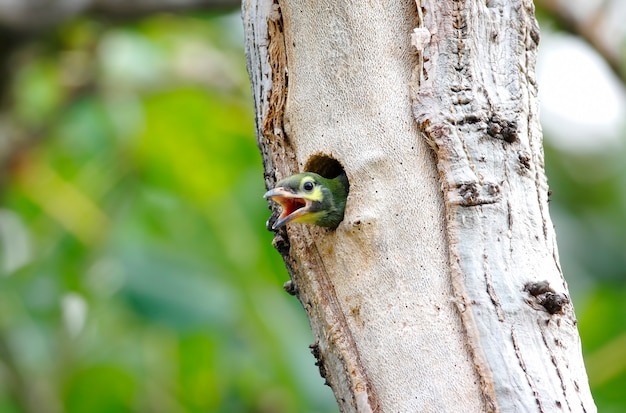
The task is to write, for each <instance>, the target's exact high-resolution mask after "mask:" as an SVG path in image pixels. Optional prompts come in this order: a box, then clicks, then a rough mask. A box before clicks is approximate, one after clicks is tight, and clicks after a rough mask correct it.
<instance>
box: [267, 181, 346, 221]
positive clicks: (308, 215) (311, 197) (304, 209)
mask: <svg viewBox="0 0 626 413" xmlns="http://www.w3.org/2000/svg"><path fill="white" fill-rule="evenodd" d="M348 190H349V184H348V177H347V176H346V174H345V173H341V174H340V175H339V176H337V177H335V178H324V177H323V176H321V175H318V174H316V173H314V172H302V173H299V174H295V175H291V176H289V177H287V178H285V179H283V180H281V181H279V182H278V183H277V184H276V186H275V187H274V189H271V190H269V191H267V192H266V193H265V195H263V197H264V198H268V199H272V200H273V201H275V202H276V203H278V204H279V205H280V206H281V207H282V212H281V214H280V215H279V216H278V219H277V220H276V221H275V222H274V224H273V225H272V230H276V229H278V228H280V227H283V226H285V225H287V224H288V223H290V222H294V223H296V222H299V223H303V224H314V225H318V226H320V227H326V228H337V226H338V225H339V224H340V223H341V221H342V220H343V215H344V210H345V207H346V201H347V199H348Z"/></svg>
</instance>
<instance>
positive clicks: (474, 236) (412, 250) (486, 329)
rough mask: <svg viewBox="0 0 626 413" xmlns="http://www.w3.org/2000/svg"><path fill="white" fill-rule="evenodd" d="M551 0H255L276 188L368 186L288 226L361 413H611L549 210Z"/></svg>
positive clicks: (337, 374) (340, 389)
mask: <svg viewBox="0 0 626 413" xmlns="http://www.w3.org/2000/svg"><path fill="white" fill-rule="evenodd" d="M533 11H534V10H533V4H532V2H531V1H530V0H523V1H498V0H490V1H487V2H486V3H485V2H472V1H453V0H446V1H443V0H439V1H436V0H424V1H422V2H421V4H418V5H417V6H416V4H415V2H411V1H408V0H403V1H369V2H362V1H336V0H333V1H330V0H317V1H310V0H289V1H281V2H280V3H277V2H276V1H272V0H246V1H244V4H243V14H244V25H245V30H246V41H247V55H248V70H249V73H250V78H251V80H252V88H253V95H254V99H255V108H256V125H257V136H258V143H259V146H260V148H261V151H262V154H263V161H264V165H265V171H266V172H265V178H266V184H267V186H268V188H270V187H272V186H273V185H274V183H275V182H276V180H277V179H281V178H283V177H285V176H288V175H291V174H293V173H296V172H300V171H302V170H309V171H314V172H318V173H320V174H322V175H324V174H326V175H330V174H331V173H333V172H334V173H336V172H337V171H338V170H339V168H343V170H345V172H346V173H347V176H348V178H349V181H350V194H349V197H348V203H347V207H346V214H345V219H344V221H343V222H342V223H341V224H340V225H339V227H338V228H337V229H336V230H326V229H322V228H318V227H311V226H303V225H299V224H295V225H291V226H289V227H288V228H287V230H280V231H278V232H277V234H276V236H275V239H274V244H275V246H276V248H277V249H278V251H279V252H280V253H281V254H282V256H283V258H284V260H285V263H286V264H287V268H288V270H289V273H290V275H291V279H292V281H291V282H290V283H288V284H287V289H288V291H290V292H291V293H293V294H296V295H297V296H298V298H299V299H300V301H301V302H302V304H303V306H304V308H305V310H306V312H307V314H308V316H309V319H310V322H311V327H312V329H313V332H314V335H315V337H316V343H315V344H314V345H313V346H312V347H313V353H314V354H315V356H316V357H317V358H318V364H319V365H320V371H321V373H322V375H323V376H324V377H325V378H326V379H327V381H328V383H329V384H330V386H331V387H332V389H333V391H334V393H335V396H336V398H337V401H338V404H339V407H340V409H341V411H342V412H355V411H356V412H417V411H419V412H458V411H467V412H482V411H494V412H513V411H516V412H517V411H524V412H526V411H528V412H553V411H564V412H568V411H576V412H593V411H595V406H594V404H593V400H592V398H591V394H590V392H589V387H588V384H587V377H586V373H585V370H584V365H583V361H582V355H581V349H580V339H579V336H578V332H577V329H576V319H575V315H574V312H573V307H572V305H571V303H570V302H569V299H568V297H569V295H568V291H567V286H566V283H565V280H564V278H563V276H562V273H561V269H560V266H559V263H558V255H557V250H556V243H555V236H554V231H553V229H552V223H551V221H550V217H549V215H548V188H547V183H546V178H545V174H544V169H543V152H542V147H541V131H540V126H539V121H538V115H537V113H538V111H537V89H536V84H535V78H534V66H535V58H536V47H537V42H538V28H537V24H536V21H535V19H534V16H533ZM414 29H417V30H414Z"/></svg>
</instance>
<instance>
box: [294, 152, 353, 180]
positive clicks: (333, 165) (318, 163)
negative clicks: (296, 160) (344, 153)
mask: <svg viewBox="0 0 626 413" xmlns="http://www.w3.org/2000/svg"><path fill="white" fill-rule="evenodd" d="M304 170H305V172H315V173H316V174H318V175H321V176H323V177H324V178H329V179H332V178H336V177H338V176H339V175H341V174H345V173H346V172H345V170H344V169H343V166H342V165H341V163H340V162H339V161H338V160H336V159H335V158H333V157H331V156H328V155H321V154H318V155H313V156H311V157H310V158H309V160H308V161H307V162H306V165H304Z"/></svg>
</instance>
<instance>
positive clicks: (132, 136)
mask: <svg viewBox="0 0 626 413" xmlns="http://www.w3.org/2000/svg"><path fill="white" fill-rule="evenodd" d="M239 25H240V22H239V21H238V17H228V16H227V17H204V16H197V17H189V16H169V15H166V16H155V17H153V18H150V19H147V20H144V21H141V22H138V23H136V24H130V25H125V26H109V25H106V24H102V23H98V22H95V21H93V20H77V21H73V22H70V23H67V24H66V25H64V26H63V27H61V28H59V29H58V30H57V31H56V32H54V33H51V35H50V36H47V40H41V41H38V42H34V43H32V44H30V45H28V46H27V47H26V48H25V51H23V52H22V54H21V55H20V56H19V59H18V61H19V63H20V64H19V69H20V70H19V71H18V70H17V67H16V71H15V81H14V82H13V87H12V92H11V93H12V99H13V100H14V105H13V106H12V109H11V110H12V112H11V116H12V119H14V124H13V125H14V127H15V129H16V130H19V132H20V134H19V136H20V139H21V140H22V141H21V144H20V148H19V150H18V151H17V152H16V154H15V156H14V158H15V160H14V161H13V162H12V163H11V165H12V166H11V168H10V169H9V171H8V172H9V174H8V176H7V180H6V187H5V188H4V193H3V198H4V199H3V206H2V209H0V242H1V244H0V247H1V250H0V269H2V274H3V276H0V412H2V413H4V412H43V413H46V412H52V411H66V412H68V413H85V412H90V413H94V412H96V413H105V412H116V413H117V412H136V411H146V412H168V413H169V412H277V413H278V412H294V411H298V412H300V411H302V412H307V411H308V412H332V411H336V409H337V408H336V404H335V402H334V400H333V397H332V393H331V392H330V390H329V389H328V388H326V387H324V386H323V380H322V379H321V378H320V377H319V373H318V372H317V368H316V367H315V366H314V359H313V357H312V356H311V355H310V353H309V350H308V348H307V345H308V344H309V343H310V342H311V341H312V337H311V333H310V331H309V327H308V322H307V320H306V318H305V316H304V312H303V311H302V308H301V307H300V304H299V303H298V302H297V300H295V299H294V298H293V297H290V296H288V295H287V294H285V293H284V292H283V291H282V288H281V287H282V283H283V282H284V281H286V280H287V274H286V271H285V269H284V265H283V264H282V261H281V260H280V258H279V256H278V254H277V253H276V252H275V251H274V250H273V248H272V247H271V234H270V233H268V232H267V230H266V229H265V221H266V220H267V218H268V216H269V210H268V209H267V202H266V201H265V200H264V199H263V198H262V195H263V193H264V192H265V187H264V182H263V171H262V166H261V159H260V155H259V151H258V148H257V147H256V144H255V140H254V126H253V113H252V108H251V102H252V99H251V97H250V96H249V85H248V83H247V75H246V73H245V61H244V55H243V50H242V46H241V43H242V42H241V39H239V38H238V37H237V36H236V35H234V34H236V33H237V30H240V29H239ZM235 40H236V41H235Z"/></svg>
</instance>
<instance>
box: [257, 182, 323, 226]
mask: <svg viewBox="0 0 626 413" xmlns="http://www.w3.org/2000/svg"><path fill="white" fill-rule="evenodd" d="M263 198H270V199H272V200H273V201H275V202H277V203H278V204H279V205H280V206H281V207H282V209H283V210H282V212H281V214H280V215H279V216H278V219H277V220H276V222H274V225H272V229H278V228H280V227H282V226H284V225H287V224H288V223H289V222H291V221H293V220H294V219H296V218H299V217H301V216H303V215H305V214H307V213H308V212H309V206H310V205H311V201H309V200H308V199H306V198H302V197H301V196H299V195H298V194H294V193H293V192H291V191H289V190H287V189H285V188H283V187H282V186H279V187H277V188H274V189H272V190H269V191H267V192H266V193H265V195H263Z"/></svg>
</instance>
